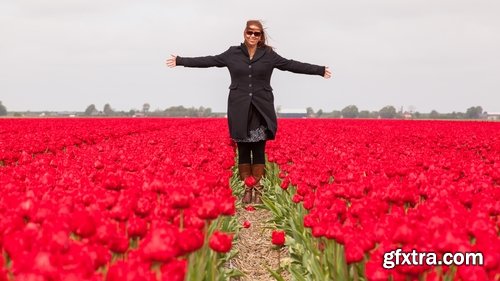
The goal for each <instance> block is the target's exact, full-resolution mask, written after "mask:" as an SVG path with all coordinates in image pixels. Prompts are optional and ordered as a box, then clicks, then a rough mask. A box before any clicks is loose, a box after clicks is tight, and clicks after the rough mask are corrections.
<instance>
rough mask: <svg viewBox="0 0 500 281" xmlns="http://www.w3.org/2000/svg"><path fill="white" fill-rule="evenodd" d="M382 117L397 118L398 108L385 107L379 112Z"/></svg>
mask: <svg viewBox="0 0 500 281" xmlns="http://www.w3.org/2000/svg"><path fill="white" fill-rule="evenodd" d="M379 114H380V117H382V118H389V119H392V118H395V117H396V114H397V113H396V108H395V107H394V106H392V105H388V106H384V107H383V108H382V109H380V110H379Z"/></svg>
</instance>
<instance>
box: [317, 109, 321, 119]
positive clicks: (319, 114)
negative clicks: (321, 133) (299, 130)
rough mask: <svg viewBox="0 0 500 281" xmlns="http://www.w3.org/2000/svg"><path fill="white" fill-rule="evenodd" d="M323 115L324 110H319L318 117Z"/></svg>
mask: <svg viewBox="0 0 500 281" xmlns="http://www.w3.org/2000/svg"><path fill="white" fill-rule="evenodd" d="M321 115H323V109H320V110H318V112H316V117H321Z"/></svg>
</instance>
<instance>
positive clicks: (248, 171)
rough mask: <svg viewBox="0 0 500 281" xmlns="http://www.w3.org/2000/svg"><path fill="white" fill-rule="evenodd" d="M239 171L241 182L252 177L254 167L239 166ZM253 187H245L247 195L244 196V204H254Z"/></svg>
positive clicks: (247, 165)
mask: <svg viewBox="0 0 500 281" xmlns="http://www.w3.org/2000/svg"><path fill="white" fill-rule="evenodd" d="M238 171H239V173H240V179H241V181H243V182H244V181H245V179H246V178H247V177H249V176H251V175H252V165H250V164H239V165H238ZM252 189H253V188H252V187H248V186H245V194H243V199H242V201H243V203H245V204H248V203H250V202H252Z"/></svg>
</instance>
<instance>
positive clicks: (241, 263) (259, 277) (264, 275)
mask: <svg viewBox="0 0 500 281" xmlns="http://www.w3.org/2000/svg"><path fill="white" fill-rule="evenodd" d="M236 215H237V217H238V221H239V223H240V224H243V223H244V222H245V221H249V222H250V223H251V226H250V228H243V229H242V230H241V231H240V233H239V241H238V243H237V249H238V251H239V253H238V255H237V256H236V258H235V259H234V260H233V262H234V265H235V266H236V267H237V268H238V269H240V270H241V271H242V272H244V273H245V274H246V276H244V277H242V278H240V279H237V280H239V281H264V280H265V281H270V280H275V279H274V278H273V277H272V276H271V274H270V273H269V272H268V271H267V269H266V266H267V267H268V268H270V269H273V270H276V269H277V268H278V252H277V250H276V249H274V247H273V244H272V243H271V232H272V231H271V230H270V229H265V228H264V227H265V226H266V221H268V220H269V219H270V218H271V213H270V212H269V211H267V210H259V209H257V210H254V211H247V210H245V209H244V208H241V209H239V210H238V212H237V214H236ZM284 256H286V254H285V253H284V252H283V250H282V253H281V257H284ZM282 264H283V261H282ZM287 275H288V273H287V272H283V273H282V276H283V277H284V278H285V280H290V278H289V276H287Z"/></svg>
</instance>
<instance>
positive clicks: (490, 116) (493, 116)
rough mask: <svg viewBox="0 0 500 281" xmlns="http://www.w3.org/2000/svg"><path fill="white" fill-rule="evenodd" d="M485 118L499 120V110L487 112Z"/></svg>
mask: <svg viewBox="0 0 500 281" xmlns="http://www.w3.org/2000/svg"><path fill="white" fill-rule="evenodd" d="M486 118H488V120H500V112H488V114H487V115H486Z"/></svg>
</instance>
